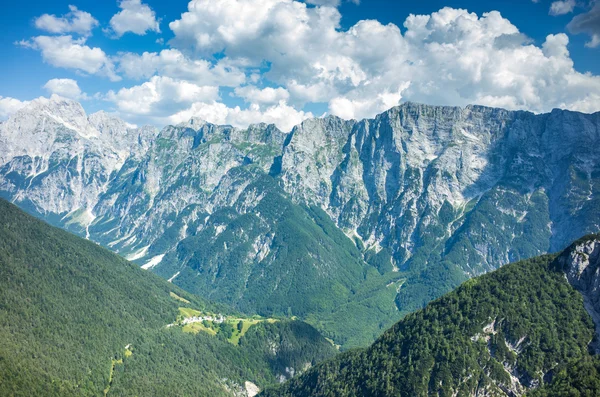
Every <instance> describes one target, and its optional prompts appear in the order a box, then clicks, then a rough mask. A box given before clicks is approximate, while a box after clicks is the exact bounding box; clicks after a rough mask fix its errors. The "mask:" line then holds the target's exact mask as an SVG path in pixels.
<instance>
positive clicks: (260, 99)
mask: <svg viewBox="0 0 600 397" xmlns="http://www.w3.org/2000/svg"><path fill="white" fill-rule="evenodd" d="M234 92H235V95H237V96H238V97H240V98H243V99H244V100H245V101H246V102H248V103H251V104H257V105H272V104H276V103H280V102H281V101H284V102H285V101H287V100H288V99H289V97H290V93H289V92H288V91H287V90H286V89H285V88H281V87H277V88H272V87H266V88H263V89H260V88H257V87H256V86H253V85H247V86H245V87H238V88H236V89H235V90H234Z"/></svg>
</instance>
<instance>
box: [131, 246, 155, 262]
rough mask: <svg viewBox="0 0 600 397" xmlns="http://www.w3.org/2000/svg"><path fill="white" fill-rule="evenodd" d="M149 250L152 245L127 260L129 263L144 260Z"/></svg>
mask: <svg viewBox="0 0 600 397" xmlns="http://www.w3.org/2000/svg"><path fill="white" fill-rule="evenodd" d="M148 248H150V245H147V246H145V247H143V248H141V249H139V250H138V251H136V252H134V253H132V254H130V255H128V256H126V257H125V259H127V260H128V261H135V260H137V259H140V258H143V257H145V256H146V254H147V253H148Z"/></svg>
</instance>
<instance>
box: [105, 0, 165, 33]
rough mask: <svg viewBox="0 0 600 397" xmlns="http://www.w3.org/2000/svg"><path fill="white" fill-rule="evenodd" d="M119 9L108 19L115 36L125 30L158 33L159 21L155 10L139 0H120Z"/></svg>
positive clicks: (125, 31)
mask: <svg viewBox="0 0 600 397" xmlns="http://www.w3.org/2000/svg"><path fill="white" fill-rule="evenodd" d="M119 8H121V11H119V12H118V13H117V14H115V15H114V16H113V17H112V18H111V19H110V27H111V29H112V31H113V32H114V34H115V36H117V37H121V36H123V35H124V34H125V33H127V32H131V33H135V34H137V35H142V36H143V35H145V34H146V32H148V31H154V32H157V33H160V21H159V20H157V19H156V14H155V12H154V11H153V10H152V9H151V8H150V7H149V6H148V5H147V4H143V3H142V1H141V0H122V1H121V3H120V4H119Z"/></svg>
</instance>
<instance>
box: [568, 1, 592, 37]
mask: <svg viewBox="0 0 600 397" xmlns="http://www.w3.org/2000/svg"><path fill="white" fill-rule="evenodd" d="M567 28H568V29H569V31H570V32H571V33H573V34H580V33H585V34H588V35H590V41H589V42H587V43H586V46H587V47H590V48H596V47H598V46H600V2H595V3H594V6H593V7H592V8H591V9H590V10H589V11H588V12H586V13H583V14H579V15H577V16H576V17H574V18H573V20H572V21H571V22H570V23H569V25H568V26H567Z"/></svg>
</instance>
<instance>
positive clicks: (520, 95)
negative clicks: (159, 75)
mask: <svg viewBox="0 0 600 397" xmlns="http://www.w3.org/2000/svg"><path fill="white" fill-rule="evenodd" d="M340 18H341V15H340V14H339V12H338V10H337V9H335V8H332V7H307V6H306V4H304V3H300V2H297V1H292V0H252V1H251V0H222V1H219V2H214V1H209V0H192V1H191V2H190V3H189V5H188V12H186V13H184V14H182V17H181V18H180V19H179V20H176V21H174V22H172V23H171V24H170V27H171V29H172V30H173V32H174V33H175V38H174V39H173V40H172V41H171V44H172V45H174V46H180V47H184V48H189V49H192V50H193V51H195V52H196V53H199V54H204V55H205V56H210V55H211V54H213V53H220V54H222V55H224V56H226V57H227V59H229V61H230V62H231V63H232V64H236V62H239V63H238V66H239V67H240V68H243V67H245V68H247V70H250V69H251V68H253V67H256V66H262V67H264V65H268V71H267V72H266V73H263V75H262V77H261V79H262V80H264V81H267V82H269V85H275V86H279V87H281V88H282V89H285V90H286V91H287V92H288V93H289V98H287V103H289V104H293V105H294V106H297V107H298V108H301V106H303V105H304V104H305V103H307V102H328V103H329V109H330V112H332V113H335V114H339V115H343V116H347V117H365V116H369V117H372V116H374V115H375V114H376V113H378V112H381V111H383V110H385V109H386V108H387V107H389V106H391V104H392V105H393V104H396V103H397V102H398V101H399V100H412V101H418V102H424V103H429V104H447V105H466V104H469V103H478V104H484V105H491V106H503V107H507V108H511V109H526V110H531V111H534V112H544V111H549V110H551V109H552V108H554V107H559V106H560V107H566V108H570V109H581V108H587V109H599V110H600V103H599V102H598V100H597V95H600V86H599V85H600V77H598V76H594V75H591V74H581V73H579V72H577V71H576V70H575V69H574V66H573V61H572V60H571V58H570V55H569V52H568V49H567V44H568V37H567V36H566V35H564V34H558V35H550V36H548V37H547V39H546V42H545V43H544V44H543V46H541V47H539V46H536V45H534V44H532V43H531V41H530V40H529V39H528V38H527V37H526V36H525V35H523V34H522V33H521V32H520V31H519V29H518V28H517V27H516V26H514V25H513V24H512V23H511V22H510V21H509V20H507V19H505V18H503V17H502V16H501V14H500V13H499V12H496V11H493V12H489V13H485V14H483V15H482V16H478V15H477V14H475V13H469V12H468V11H466V10H461V9H453V8H448V7H446V8H443V9H441V10H440V11H438V12H435V13H432V14H430V15H410V16H409V17H408V18H407V19H406V21H405V22H404V28H405V33H404V34H402V32H401V31H400V29H399V28H398V26H396V25H394V24H388V25H383V24H381V23H379V22H378V21H374V20H365V21H359V22H358V23H357V24H356V25H354V26H352V27H351V28H350V29H348V30H347V31H344V30H342V29H341V28H340ZM586 21H588V20H586ZM586 21H580V22H585V23H579V24H575V23H572V28H573V29H577V28H579V29H580V30H582V29H584V27H585V28H586V29H587V31H588V32H589V31H591V30H592V28H591V27H590V26H588V25H590V23H589V22H586ZM586 24H587V25H586ZM575 25H577V27H575ZM598 26H600V25H598ZM599 37H600V36H599ZM594 43H595V42H594V41H592V42H591V43H590V45H593V44H594ZM255 80H256V79H255ZM582 84H583V85H582Z"/></svg>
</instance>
